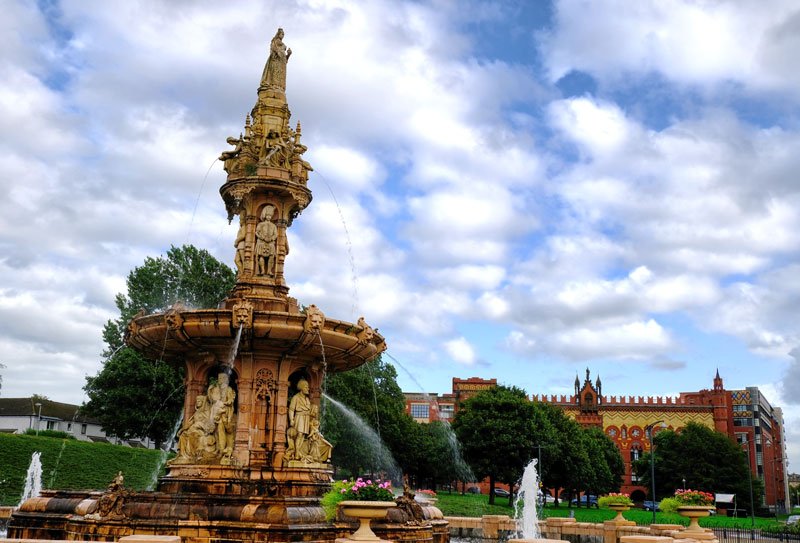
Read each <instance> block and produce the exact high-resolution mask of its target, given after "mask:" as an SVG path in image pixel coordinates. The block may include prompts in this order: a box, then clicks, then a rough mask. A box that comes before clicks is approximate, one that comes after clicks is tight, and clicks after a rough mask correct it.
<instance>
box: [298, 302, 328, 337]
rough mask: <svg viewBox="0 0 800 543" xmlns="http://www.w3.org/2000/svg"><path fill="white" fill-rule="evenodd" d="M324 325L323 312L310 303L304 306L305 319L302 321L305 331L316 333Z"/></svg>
mask: <svg viewBox="0 0 800 543" xmlns="http://www.w3.org/2000/svg"><path fill="white" fill-rule="evenodd" d="M323 326H325V314H324V313H323V312H322V311H320V309H319V308H318V307H317V306H316V305H314V304H311V305H310V306H308V307H307V308H306V320H305V322H303V329H304V330H305V331H306V333H316V332H318V331H319V330H322V327H323Z"/></svg>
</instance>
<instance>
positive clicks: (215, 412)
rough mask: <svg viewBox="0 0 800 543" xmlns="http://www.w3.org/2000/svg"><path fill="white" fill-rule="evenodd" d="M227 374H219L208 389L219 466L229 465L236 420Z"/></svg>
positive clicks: (233, 392) (231, 390)
mask: <svg viewBox="0 0 800 543" xmlns="http://www.w3.org/2000/svg"><path fill="white" fill-rule="evenodd" d="M229 379H230V378H229V377H228V374H227V373H225V372H220V374H219V375H218V376H217V382H216V383H212V384H211V386H209V387H208V401H209V402H211V419H212V421H213V422H214V426H215V430H216V437H217V452H218V453H219V455H220V457H221V458H220V464H230V463H231V454H232V453H233V437H234V431H235V429H236V419H235V415H234V413H233V402H234V400H235V399H236V392H235V391H234V390H233V389H232V388H231V387H230V386H229V384H228V380H229Z"/></svg>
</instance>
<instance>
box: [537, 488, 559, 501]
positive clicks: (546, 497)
mask: <svg viewBox="0 0 800 543" xmlns="http://www.w3.org/2000/svg"><path fill="white" fill-rule="evenodd" d="M539 503H556V499H555V498H554V497H553V496H551V495H550V493H549V492H542V491H541V490H540V491H539Z"/></svg>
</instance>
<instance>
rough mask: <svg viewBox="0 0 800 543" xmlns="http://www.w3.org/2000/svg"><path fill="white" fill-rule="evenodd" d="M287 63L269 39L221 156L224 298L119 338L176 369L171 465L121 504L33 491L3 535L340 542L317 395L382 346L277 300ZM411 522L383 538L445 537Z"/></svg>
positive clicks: (290, 207)
mask: <svg viewBox="0 0 800 543" xmlns="http://www.w3.org/2000/svg"><path fill="white" fill-rule="evenodd" d="M290 55H291V49H287V48H286V46H285V45H284V44H283V30H280V29H279V30H278V32H277V33H276V34H275V37H274V38H273V39H272V42H271V44H270V55H269V59H268V61H267V64H266V67H265V68H264V72H263V75H262V77H261V84H260V85H259V87H258V100H257V102H256V104H255V106H254V107H253V109H252V111H251V112H250V113H249V114H248V115H247V116H246V118H245V123H244V130H243V132H242V134H240V135H239V137H238V138H237V137H230V138H228V140H227V141H228V143H229V144H230V145H231V146H232V148H231V149H229V150H227V151H224V152H223V153H222V155H221V156H220V160H222V161H224V168H225V171H226V172H227V174H228V176H227V180H226V182H225V183H224V184H223V185H222V187H221V188H220V194H221V195H222V199H223V201H224V202H225V207H226V210H227V214H228V220H229V221H231V220H233V218H234V217H237V216H238V219H239V225H240V226H239V230H238V233H237V235H236V239H235V241H234V244H233V245H234V247H235V256H234V263H235V265H236V268H237V271H238V273H237V280H236V285H235V287H234V288H233V290H232V292H231V293H230V295H229V296H228V298H227V299H225V300H224V301H223V302H222V303H221V304H220V307H218V308H213V309H192V310H189V309H186V308H184V307H182V306H180V305H176V306H174V307H172V308H171V309H170V310H169V311H167V312H165V313H159V314H152V315H142V316H138V317H136V318H134V319H133V320H132V321H131V323H130V324H129V326H128V331H127V335H126V342H127V344H128V345H129V346H130V347H132V348H134V349H137V350H139V351H141V352H143V353H145V354H146V355H147V356H149V357H150V358H153V359H162V360H167V361H170V362H173V363H175V364H183V365H185V368H186V378H185V379H186V381H185V384H186V400H185V406H184V408H185V415H184V422H183V427H182V429H181V431H180V433H179V437H178V454H177V456H176V457H175V458H174V459H173V460H172V461H171V462H170V463H169V465H168V467H167V473H166V476H165V477H163V478H161V480H160V481H159V484H158V490H157V491H156V492H132V491H129V490H126V489H125V488H124V486H123V484H122V482H121V481H119V482H115V483H112V485H111V486H109V488H108V489H106V491H105V492H83V493H81V492H67V491H45V492H44V493H43V496H42V497H40V498H36V499H32V500H29V501H28V502H26V504H25V505H24V506H23V507H21V508H20V510H19V512H18V513H17V514H16V515H15V517H14V518H13V519H12V521H11V523H10V525H9V537H18V538H45V539H83V540H87V539H88V540H114V539H116V538H118V537H120V536H124V535H131V534H156V535H179V536H181V537H182V538H183V539H184V540H187V541H203V542H208V541H212V540H217V541H223V540H238V541H333V540H334V539H335V538H336V537H341V536H343V535H345V534H346V533H347V531H348V529H349V527H342V526H337V525H333V524H329V523H326V522H325V518H324V513H323V510H322V508H321V507H320V500H319V498H320V496H321V495H322V494H323V493H324V492H325V491H327V490H328V488H329V487H330V482H331V475H332V469H331V465H330V455H331V445H330V443H328V442H327V441H326V440H325V439H324V437H323V436H322V434H321V433H320V431H319V413H320V409H319V407H320V397H321V387H322V383H323V379H324V376H325V373H326V372H339V371H344V370H348V369H351V368H355V367H357V366H359V365H361V364H363V363H365V362H367V361H368V360H370V359H372V358H374V357H375V356H377V355H378V354H379V353H381V352H382V351H384V350H385V348H386V344H385V342H384V339H383V337H381V336H380V335H379V334H378V333H377V332H376V331H375V330H373V329H372V328H371V327H370V326H369V325H367V324H366V322H365V321H364V319H363V318H361V319H359V320H358V323H356V324H351V323H348V322H344V321H339V320H335V319H331V318H328V317H326V316H325V315H324V314H323V313H322V311H321V310H320V309H319V308H317V307H316V306H314V305H311V306H309V307H305V308H300V307H299V306H298V303H297V301H296V300H295V299H294V298H292V297H290V296H289V288H288V287H287V285H286V282H285V280H284V273H283V270H284V264H285V261H286V257H287V255H288V254H289V244H288V240H287V236H286V231H287V229H288V228H289V227H290V226H291V225H292V221H293V220H294V219H295V218H296V217H297V216H298V215H299V214H300V212H301V211H303V209H305V207H306V206H308V204H309V203H310V202H311V191H310V190H309V189H308V186H307V182H308V173H309V171H311V170H312V168H311V166H310V165H309V164H308V162H306V161H305V160H304V159H303V153H304V152H305V151H306V146H305V145H303V144H302V143H301V128H300V123H297V125H296V126H295V127H294V128H293V127H292V126H291V125H290V123H289V120H290V113H289V107H288V105H287V102H286V94H285V90H286V66H287V61H288V59H289V56H290ZM420 520H421V519H417V522H416V523H414V522H411V523H409V522H408V521H414V519H408V518H405V517H403V516H402V515H400V517H398V518H397V519H396V523H397V525H396V526H395V528H392V529H390V530H389V533H390V537H391V539H394V540H414V541H417V540H430V539H432V538H433V539H436V540H438V541H441V540H442V539H444V538H446V527H445V528H444V529H440V530H438V531H437V530H433V529H432V527H431V524H430V522H420ZM378 531H379V532H380V530H378ZM434 532H436V533H434Z"/></svg>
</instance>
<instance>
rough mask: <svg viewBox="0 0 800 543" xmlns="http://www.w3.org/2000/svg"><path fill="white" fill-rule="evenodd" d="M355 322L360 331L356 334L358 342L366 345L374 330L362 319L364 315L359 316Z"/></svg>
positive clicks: (372, 336) (370, 339)
mask: <svg viewBox="0 0 800 543" xmlns="http://www.w3.org/2000/svg"><path fill="white" fill-rule="evenodd" d="M357 324H358V325H359V326H360V327H361V331H360V332H358V333H357V334H356V337H358V343H359V344H360V345H366V344H367V343H369V342H371V341H372V340H373V339H374V338H375V330H373V329H372V326H370V325H369V324H367V321H366V320H364V317H359V319H358V323H357Z"/></svg>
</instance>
